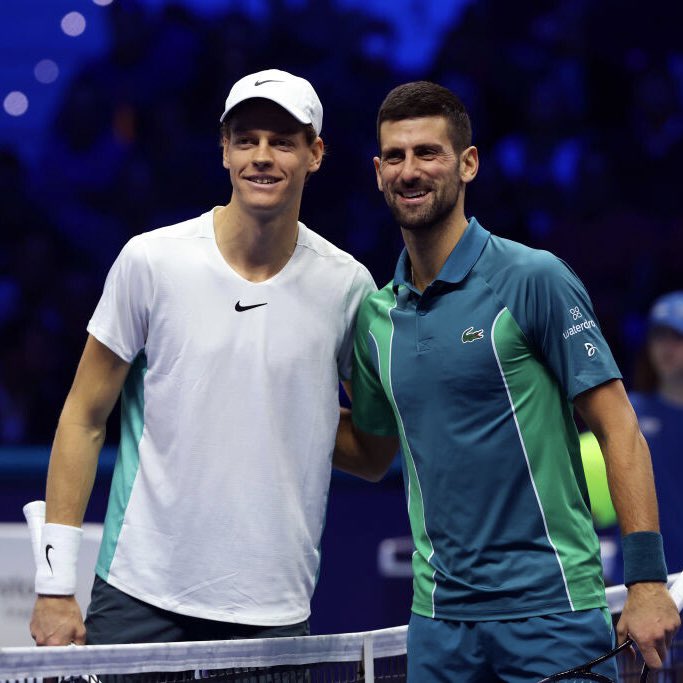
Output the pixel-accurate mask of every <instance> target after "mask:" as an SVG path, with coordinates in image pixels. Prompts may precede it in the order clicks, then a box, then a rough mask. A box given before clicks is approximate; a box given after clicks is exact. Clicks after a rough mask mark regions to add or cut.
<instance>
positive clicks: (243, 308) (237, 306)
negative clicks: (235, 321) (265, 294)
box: [235, 301, 268, 313]
mask: <svg viewBox="0 0 683 683" xmlns="http://www.w3.org/2000/svg"><path fill="white" fill-rule="evenodd" d="M267 305H268V302H267V301H266V302H265V303H264V304H251V306H242V304H241V303H240V302H239V301H238V302H237V303H236V304H235V310H236V311H237V312H238V313H241V312H242V311H248V310H249V309H251V308H258V307H259V306H267Z"/></svg>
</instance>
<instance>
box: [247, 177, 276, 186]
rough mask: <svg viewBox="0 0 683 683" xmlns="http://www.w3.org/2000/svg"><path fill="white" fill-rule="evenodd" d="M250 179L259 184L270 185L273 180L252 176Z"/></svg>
mask: <svg viewBox="0 0 683 683" xmlns="http://www.w3.org/2000/svg"><path fill="white" fill-rule="evenodd" d="M252 180H253V181H254V182H255V183H258V184H259V185H272V184H273V183H274V182H275V180H274V179H273V178H252Z"/></svg>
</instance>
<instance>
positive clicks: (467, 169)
mask: <svg viewBox="0 0 683 683" xmlns="http://www.w3.org/2000/svg"><path fill="white" fill-rule="evenodd" d="M478 171H479V151H478V150H477V148H476V147H474V145H472V146H470V147H467V149H465V150H464V151H463V152H462V153H461V154H460V180H461V181H462V182H463V183H470V182H472V181H473V180H474V179H475V178H476V176H477V172H478Z"/></svg>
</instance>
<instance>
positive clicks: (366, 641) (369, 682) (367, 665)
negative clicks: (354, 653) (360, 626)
mask: <svg viewBox="0 0 683 683" xmlns="http://www.w3.org/2000/svg"><path fill="white" fill-rule="evenodd" d="M363 671H364V673H365V683H375V654H374V648H373V643H372V633H366V634H365V637H364V638H363Z"/></svg>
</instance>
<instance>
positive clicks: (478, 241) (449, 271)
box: [394, 217, 491, 291]
mask: <svg viewBox="0 0 683 683" xmlns="http://www.w3.org/2000/svg"><path fill="white" fill-rule="evenodd" d="M490 236H491V233H490V232H489V231H488V230H486V229H485V228H483V227H482V226H481V225H480V224H479V221H477V219H476V218H474V217H472V218H471V219H470V222H469V223H468V224H467V227H466V228H465V232H464V233H463V234H462V237H461V238H460V241H459V242H458V243H457V244H456V245H455V247H454V248H453V251H452V252H451V253H450V254H449V255H448V258H447V259H446V263H444V264H443V266H442V268H441V270H440V271H439V274H438V275H437V276H436V278H435V280H434V281H435V282H436V281H437V280H440V281H442V282H451V283H453V284H457V283H459V282H462V281H463V280H464V279H465V278H466V277H467V275H468V273H469V272H470V271H471V270H472V268H473V267H474V264H475V263H476V262H477V260H478V259H479V256H481V252H482V251H483V250H484V246H485V245H486V242H487V241H488V239H489V237H490ZM400 285H405V286H406V287H409V288H410V289H412V287H413V285H412V277H411V272H410V257H409V256H408V250H407V249H406V248H405V247H404V248H403V251H402V252H401V255H400V256H399V257H398V263H397V264H396V270H395V271H394V291H396V290H397V289H398V287H399V286H400Z"/></svg>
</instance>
